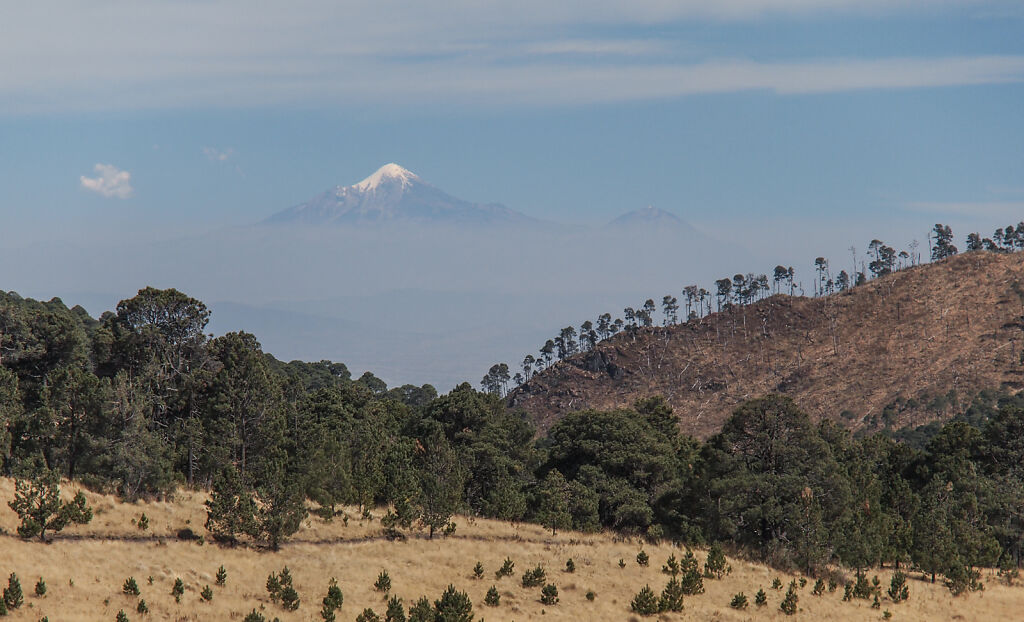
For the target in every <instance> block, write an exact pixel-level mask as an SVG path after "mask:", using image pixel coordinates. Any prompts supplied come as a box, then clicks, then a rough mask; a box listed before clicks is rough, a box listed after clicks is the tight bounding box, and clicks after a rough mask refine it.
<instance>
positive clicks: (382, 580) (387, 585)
mask: <svg viewBox="0 0 1024 622" xmlns="http://www.w3.org/2000/svg"><path fill="white" fill-rule="evenodd" d="M373 589H375V590H377V591H378V592H390V591H391V576H390V575H388V571H387V570H381V571H380V574H379V575H377V580H376V581H375V582H374V583H373Z"/></svg>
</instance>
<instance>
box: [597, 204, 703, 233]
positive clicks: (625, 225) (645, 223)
mask: <svg viewBox="0 0 1024 622" xmlns="http://www.w3.org/2000/svg"><path fill="white" fill-rule="evenodd" d="M606 228H608V229H613V230H623V229H645V230H658V231H666V232H675V233H688V234H693V235H699V234H698V233H697V230H696V229H694V228H693V227H692V226H690V223H688V222H686V221H685V220H683V219H681V218H679V217H678V216H676V215H675V214H673V213H672V212H666V211H665V210H663V209H658V208H656V207H654V206H651V205H648V206H647V207H645V208H643V209H638V210H635V211H632V212H628V213H625V214H623V215H622V216H619V217H618V218H616V219H615V220H613V221H611V222H610V223H608V225H607V227H606Z"/></svg>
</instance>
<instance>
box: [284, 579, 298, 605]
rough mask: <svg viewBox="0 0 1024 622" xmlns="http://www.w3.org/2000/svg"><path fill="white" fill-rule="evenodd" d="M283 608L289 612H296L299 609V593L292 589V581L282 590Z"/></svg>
mask: <svg viewBox="0 0 1024 622" xmlns="http://www.w3.org/2000/svg"><path fill="white" fill-rule="evenodd" d="M281 606H282V607H284V608H285V609H287V610H288V611H295V610H296V609H298V608H299V593H298V592H296V591H295V588H294V587H292V584H291V581H289V582H288V585H286V586H284V587H282V588H281Z"/></svg>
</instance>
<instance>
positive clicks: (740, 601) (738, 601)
mask: <svg viewBox="0 0 1024 622" xmlns="http://www.w3.org/2000/svg"><path fill="white" fill-rule="evenodd" d="M729 606H730V607H732V608H733V609H746V608H747V595H746V594H744V593H743V592H740V593H739V594H736V595H735V596H733V597H732V602H730V603H729Z"/></svg>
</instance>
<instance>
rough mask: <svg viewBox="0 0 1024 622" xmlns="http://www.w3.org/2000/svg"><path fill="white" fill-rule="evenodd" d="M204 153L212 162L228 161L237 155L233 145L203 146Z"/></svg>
mask: <svg viewBox="0 0 1024 622" xmlns="http://www.w3.org/2000/svg"><path fill="white" fill-rule="evenodd" d="M203 155H204V156H206V159H207V160H209V161H210V162H227V161H228V160H230V159H231V158H232V157H233V156H234V155H235V150H234V149H233V148H232V147H227V148H226V149H219V148H217V147H203Z"/></svg>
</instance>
